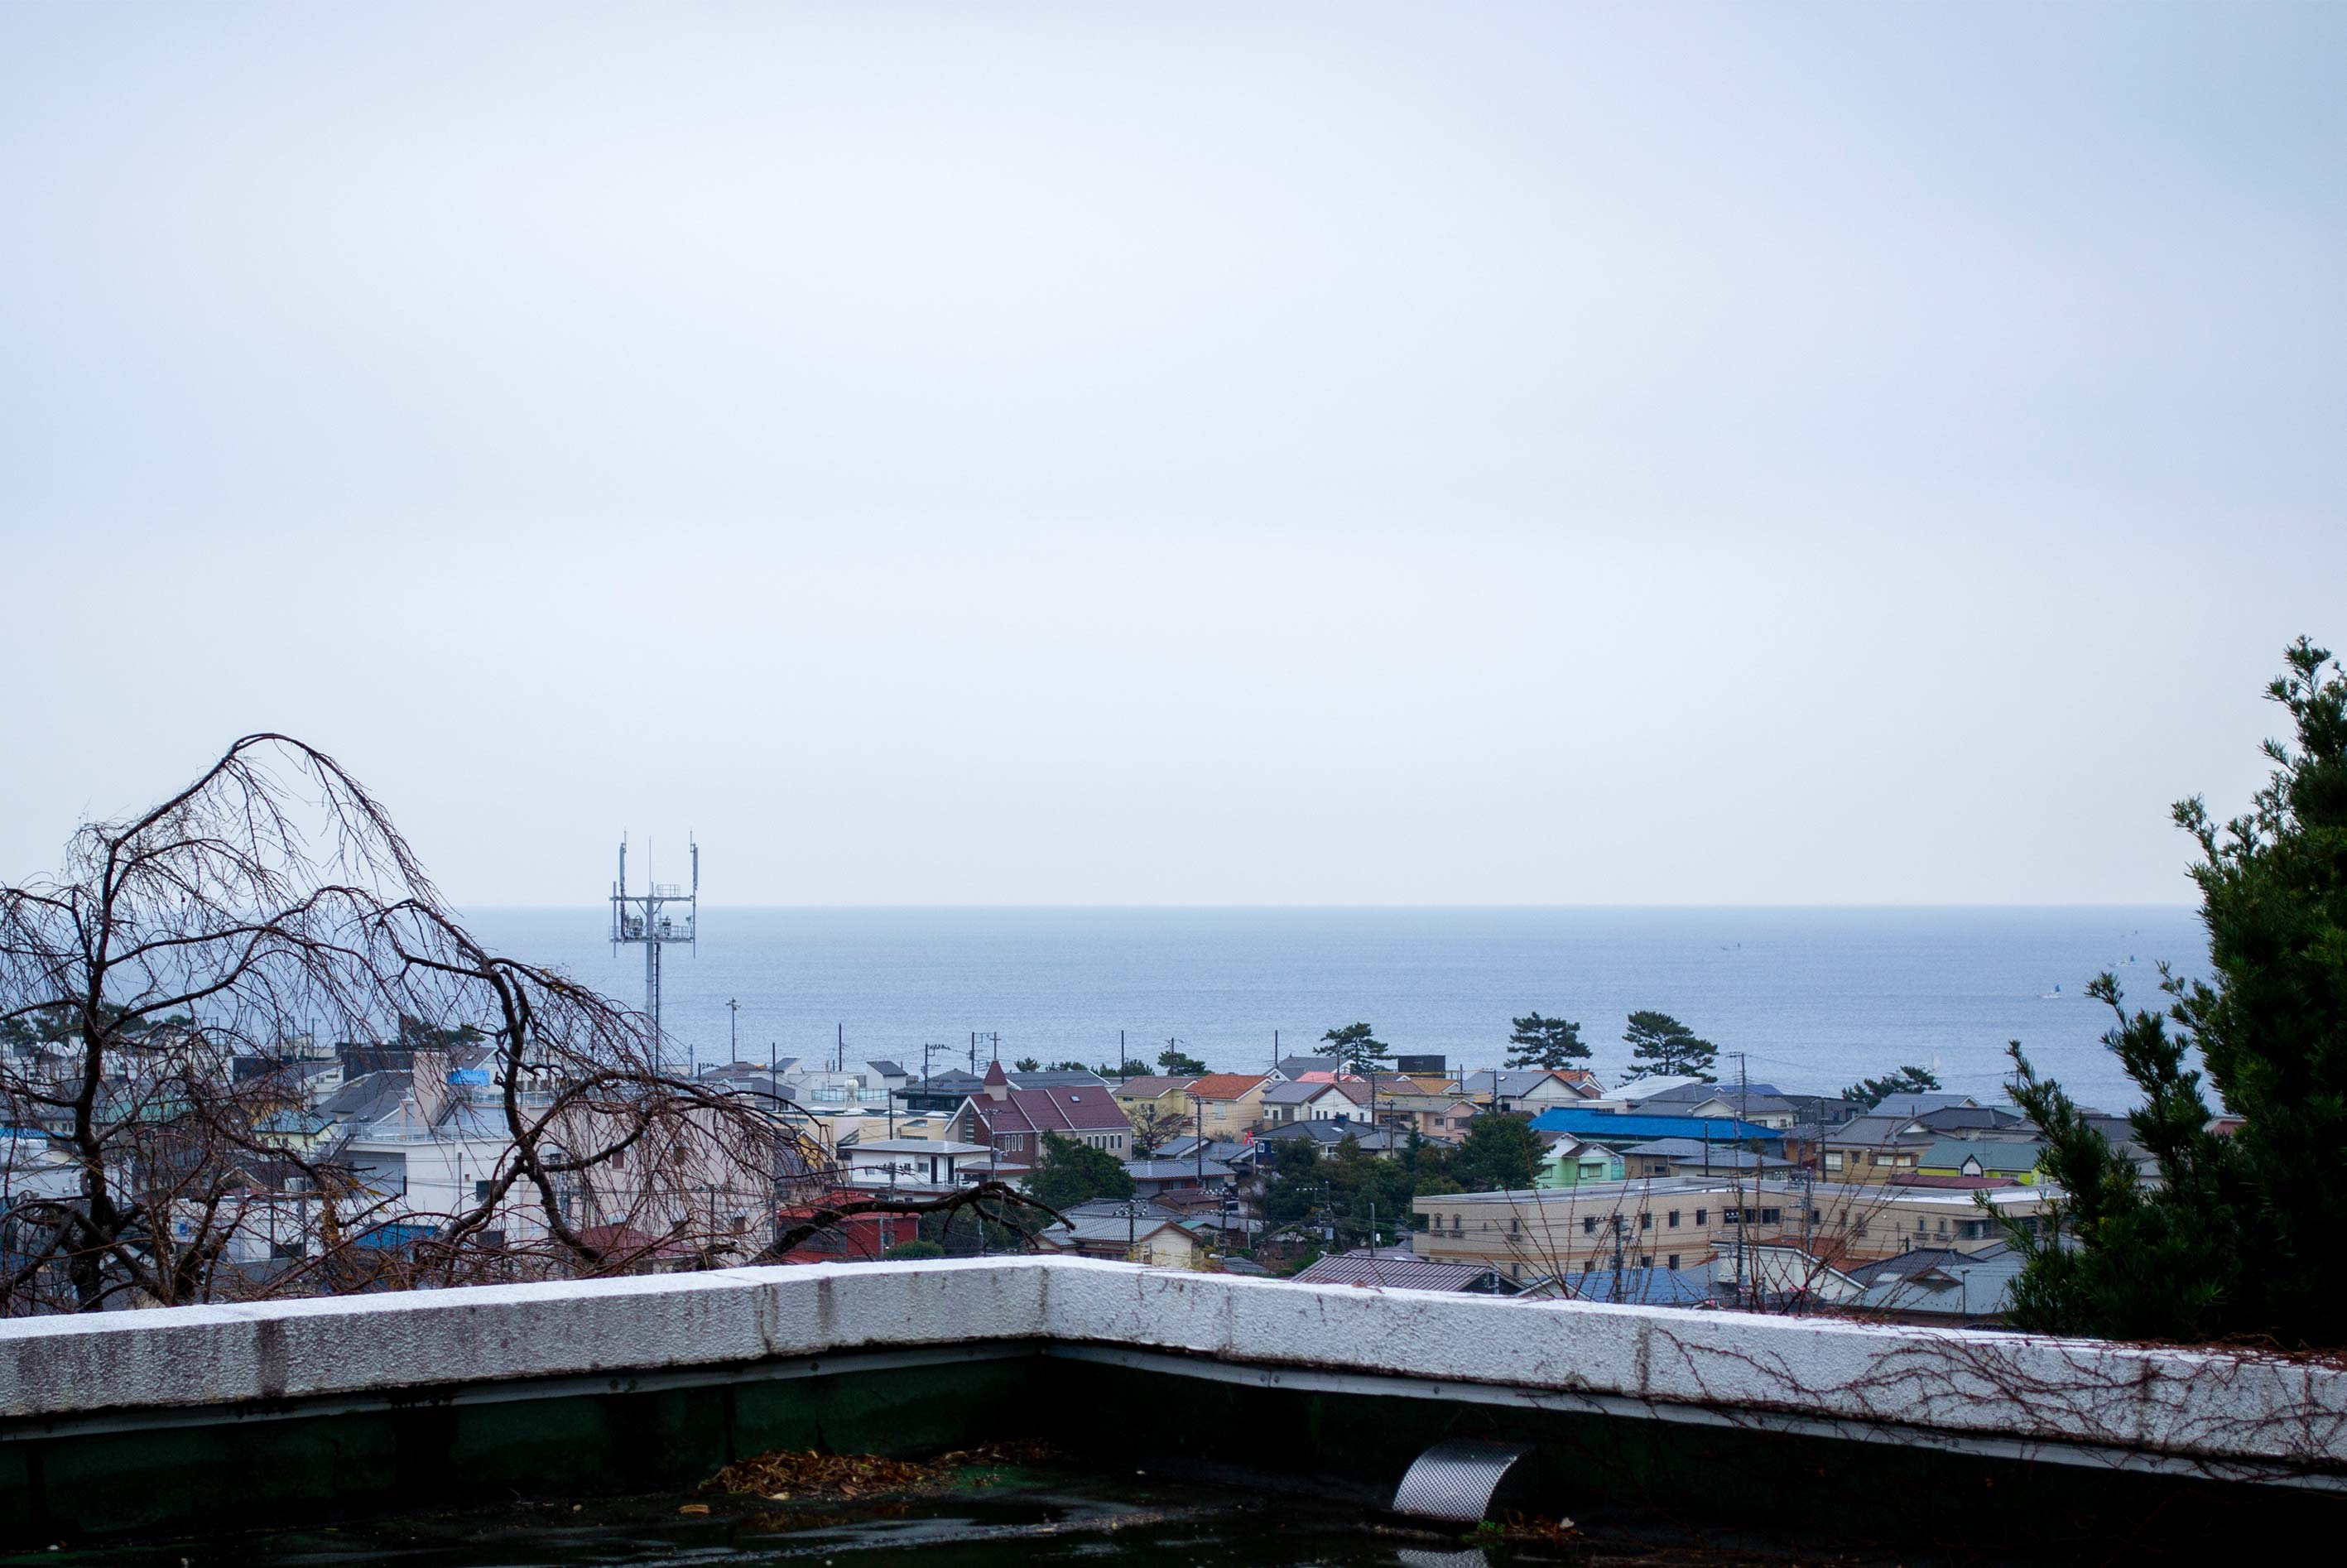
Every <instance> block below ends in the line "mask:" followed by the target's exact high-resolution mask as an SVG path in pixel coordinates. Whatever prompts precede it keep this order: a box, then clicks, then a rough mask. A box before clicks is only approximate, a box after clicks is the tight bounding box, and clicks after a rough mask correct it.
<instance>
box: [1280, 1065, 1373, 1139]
mask: <svg viewBox="0 0 2347 1568" xmlns="http://www.w3.org/2000/svg"><path fill="white" fill-rule="evenodd" d="M1261 1103H1262V1106H1263V1123H1264V1125H1265V1126H1266V1127H1278V1126H1283V1125H1285V1124H1286V1123H1287V1122H1327V1121H1335V1120H1338V1119H1343V1120H1346V1121H1350V1120H1351V1119H1353V1118H1354V1117H1357V1116H1361V1115H1363V1114H1364V1113H1365V1112H1366V1111H1367V1109H1368V1104H1369V1086H1368V1084H1367V1083H1365V1082H1363V1081H1360V1080H1359V1079H1358V1078H1350V1079H1336V1078H1327V1079H1324V1078H1318V1077H1317V1076H1316V1077H1314V1078H1308V1079H1300V1080H1296V1081H1290V1082H1284V1083H1275V1084H1272V1085H1271V1086H1270V1087H1269V1088H1267V1089H1266V1090H1265V1091H1263V1098H1262V1102H1261Z"/></svg>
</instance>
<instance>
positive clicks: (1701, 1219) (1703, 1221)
mask: <svg viewBox="0 0 2347 1568" xmlns="http://www.w3.org/2000/svg"><path fill="white" fill-rule="evenodd" d="M1710 1212H1711V1211H1710V1210H1708V1209H1697V1210H1696V1212H1695V1223H1696V1224H1697V1225H1709V1224H1710V1223H1711V1221H1710V1220H1709V1219H1708V1218H1707V1217H1706V1216H1707V1215H1708V1214H1710Z"/></svg>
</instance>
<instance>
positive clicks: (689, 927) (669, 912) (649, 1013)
mask: <svg viewBox="0 0 2347 1568" xmlns="http://www.w3.org/2000/svg"><path fill="white" fill-rule="evenodd" d="M685 843H686V844H687V845H689V846H690V847H691V849H692V885H691V886H680V885H679V884H677V883H674V882H653V883H650V884H648V885H647V886H648V891H646V892H642V893H630V892H629V891H628V839H627V835H625V834H621V835H620V879H619V880H618V881H616V882H614V883H612V884H611V951H612V952H613V954H615V955H616V954H617V953H618V952H619V950H620V944H621V943H623V942H628V943H634V944H638V945H640V946H641V947H642V948H643V949H644V1016H645V1017H647V1018H649V1019H651V1020H652V1071H654V1072H658V1071H660V1070H661V948H663V947H665V946H666V945H668V944H669V943H671V942H682V943H683V944H684V945H685V946H686V947H688V948H694V949H695V950H698V948H699V946H700V943H699V940H698V937H699V931H700V926H701V845H699V844H697V843H695V842H694V841H693V838H692V835H691V834H689V833H688V834H686V835H685Z"/></svg>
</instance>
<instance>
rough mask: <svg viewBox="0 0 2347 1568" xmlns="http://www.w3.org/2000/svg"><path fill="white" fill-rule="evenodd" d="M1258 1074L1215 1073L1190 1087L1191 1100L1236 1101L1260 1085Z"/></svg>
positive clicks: (1259, 1074)
mask: <svg viewBox="0 0 2347 1568" xmlns="http://www.w3.org/2000/svg"><path fill="white" fill-rule="evenodd" d="M1263 1081H1264V1075H1263V1074H1262V1073H1260V1072H1216V1073H1212V1074H1209V1075H1208V1076H1206V1077H1204V1078H1201V1079H1200V1080H1198V1081H1196V1082H1195V1083H1193V1084H1192V1085H1190V1098H1191V1099H1193V1100H1236V1099H1238V1098H1240V1097H1241V1096H1242V1095H1244V1094H1245V1093H1246V1092H1247V1091H1249V1090H1250V1089H1255V1088H1258V1087H1260V1086H1261V1085H1262V1083H1263Z"/></svg>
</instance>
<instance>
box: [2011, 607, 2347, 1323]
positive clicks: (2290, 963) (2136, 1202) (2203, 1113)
mask: <svg viewBox="0 0 2347 1568" xmlns="http://www.w3.org/2000/svg"><path fill="white" fill-rule="evenodd" d="M2283 658H2284V661H2285V664H2286V668H2285V670H2284V671H2283V673H2282V674H2281V675H2280V677H2278V678H2277V679H2276V680H2275V681H2273V682H2271V683H2270V685H2269V686H2268V687H2267V690H2266V695H2267V696H2268V697H2269V698H2270V699H2271V700H2272V701H2273V702H2276V703H2278V704H2279V705H2280V706H2281V707H2282V708H2283V709H2284V710H2285V711H2286V712H2289V714H2290V715H2291V721H2292V723H2293V725H2294V727H2295V729H2296V731H2297V734H2296V744H2295V746H2292V745H2291V744H2290V743H2285V742H2280V741H2270V742H2268V743H2266V747H2265V753H2266V755H2267V757H2268V758H2269V759H2270V761H2271V762H2272V764H2273V772H2272V774H2270V777H2269V779H2268V782H2267V784H2266V785H2265V787H2264V788H2262V789H2260V791H2258V793H2257V794H2255V795H2254V796H2253V797H2252V799H2251V802H2250V809H2249V810H2248V811H2247V812H2245V813H2243V814H2242V815H2239V816H2236V817H2233V818H2232V819H2230V820H2229V821H2227V822H2224V823H2222V824H2219V822H2217V821H2216V820H2215V819H2214V818H2212V817H2211V816H2210V815H2209V810H2208V807H2207V805H2206V804H2205V803H2204V802H2202V801H2201V800H2200V799H2198V798H2197V797H2196V798H2194V799H2191V800H2187V801H2184V802H2182V803H2180V804H2178V805H2177V807H2176V808H2175V814H2174V815H2175V819H2176V822H2177V824H2178V826H2180V827H2182V828H2183V829H2184V830H2185V831H2186V832H2187V833H2188V834H2190V835H2192V838H2193V840H2194V842H2195V844H2196V845H2198V849H2199V852H2200V858H2199V859H2198V861H2197V862H2196V863H2195V864H2194V865H2193V866H2192V868H2191V875H2192V879H2193V881H2194V882H2195V884H2197V885H2198V888H2199V891H2200V904H2201V910H2200V912H2201V920H2202V923H2203V924H2204V925H2205V926H2206V927H2208V932H2209V962H2210V968H2211V971H2212V973H2213V975H2214V977H2215V978H2214V980H2213V982H2209V981H2200V980H2190V981H2188V980H2184V979H2178V977H2176V976H2175V975H2173V974H2172V973H2170V972H2169V971H2168V969H2167V968H2165V967H2163V968H2162V969H2161V971H2160V989H2162V991H2164V992H2165V993H2166V995H2167V997H2168V1003H2167V1006H2166V1008H2165V1009H2164V1011H2162V1012H2149V1011H2137V1012H2135V1013H2133V1014H2129V1013H2128V1012H2127V1010H2126V1008H2125V1005H2124V1001H2123V999H2122V997H2121V995H2120V992H2119V989H2118V985H2117V982H2116V980H2115V979H2113V978H2112V977H2110V976H2108V975H2104V976H2102V977H2100V978H2098V979H2096V981H2095V982H2094V985H2093V986H2092V987H2091V988H2090V989H2091V990H2092V992H2093V994H2094V995H2096V996H2097V997H2099V998H2100V999H2102V1000H2103V1001H2105V1002H2106V1003H2107V1004H2108V1005H2109V1006H2111V1007H2112V1008H2113V1009H2114V1010H2115V1011H2116V1014H2117V1018H2118V1021H2117V1024H2116V1027H2115V1028H2113V1029H2112V1030H2111V1031H2110V1032H2109V1033H2108V1034H2106V1036H2105V1037H2104V1040H2105V1042H2106V1044H2107V1045H2109V1047H2110V1048H2111V1049H2112V1050H2114V1051H2116V1053H2117V1055H2118V1057H2119V1060H2120V1062H2121V1064H2122V1066H2124V1067H2125V1069H2126V1070H2127V1076H2128V1077H2129V1078H2130V1079H2131V1080H2132V1081H2134V1082H2135V1083H2136V1085H2137V1088H2138V1089H2140V1090H2141V1091H2142V1092H2143V1096H2144V1105H2143V1108H2142V1109H2141V1110H2138V1111H2137V1112H2134V1114H2133V1115H2132V1116H2131V1117H2130V1118H2129V1122H2130V1124H2131V1126H2132V1129H2133V1132H2134V1134H2135V1141H2136V1142H2137V1143H2139V1144H2141V1145H2142V1147H2143V1148H2144V1150H2145V1151H2146V1152H2147V1153H2148V1154H2149V1156H2150V1157H2151V1159H2152V1161H2153V1162H2154V1163H2155V1164H2156V1165H2157V1172H2158V1178H2159V1179H2158V1181H2157V1183H2156V1184H2145V1183H2143V1182H2141V1181H2139V1180H2138V1179H2137V1172H2136V1170H2135V1167H2134V1165H2133V1164H2132V1163H2131V1162H2129V1161H2128V1160H2127V1158H2126V1157H2125V1156H2124V1155H2123V1154H2121V1153H2119V1152H2118V1151H2116V1150H2114V1149H2112V1148H2111V1147H2110V1145H2109V1144H2108V1143H2107V1142H2106V1140H2105V1139H2104V1138H2103V1137H2102V1136H2101V1135H2100V1134H2099V1132H2096V1129H2095V1128H2094V1127H2093V1126H2092V1125H2091V1124H2090V1123H2089V1122H2087V1120H2086V1117H2085V1116H2084V1115H2083V1114H2081V1113H2080V1112H2079V1110H2078V1108H2077V1106H2076V1105H2075V1103H2074V1102H2072V1101H2071V1100H2070V1098H2069V1096H2068V1095H2066V1094H2065V1093H2064V1092H2063V1091H2062V1089H2061V1086H2060V1085H2059V1084H2057V1083H2053V1082H2050V1081H2043V1080H2040V1079H2039V1078H2037V1077H2036V1076H2035V1074H2034V1073H2033V1072H2032V1071H2030V1068H2029V1063H2028V1061H2027V1059H2026V1058H2025V1057H2024V1055H2023V1054H2022V1051H2021V1048H2020V1045H2019V1044H2018V1042H2016V1043H2015V1044H2014V1048H2013V1055H2014V1069H2015V1083H2014V1098H2015V1100H2016V1101H2017V1102H2019V1104H2020V1105H2021V1108H2022V1110H2023V1112H2024V1113H2025V1114H2027V1115H2028V1117H2029V1118H2030V1120H2031V1121H2032V1122H2034V1124H2035V1125H2036V1127H2037V1129H2038V1131H2039V1132H2040V1133H2041V1134H2042V1135H2043V1136H2044V1138H2045V1142H2046V1157H2045V1163H2044V1168H2045V1171H2046V1173H2047V1174H2048V1175H2049V1176H2050V1177H2052V1179H2053V1180H2054V1181H2055V1182H2057V1183H2058V1184H2060V1185H2061V1186H2062V1188H2063V1190H2064V1192H2065V1194H2066V1196H2065V1200H2064V1202H2063V1204H2062V1207H2061V1210H2060V1212H2059V1214H2058V1215H2056V1216H2054V1218H2055V1222H2056V1225H2058V1229H2059V1233H2060V1235H2059V1237H2058V1239H2057V1236H2056V1235H2055V1227H2054V1226H2046V1225H2041V1226H2040V1227H2039V1229H2038V1231H2037V1233H2036V1234H2034V1235H2033V1234H2028V1233H2026V1232H2020V1231H2017V1232H2016V1234H2015V1236H2014V1240H2015V1243H2016V1245H2019V1246H2020V1247H2021V1248H2022V1249H2023V1251H2024V1255H2026V1259H2027V1264H2026V1267H2025V1269H2024V1273H2023V1275H2022V1276H2021V1278H2020V1279H2019V1280H2018V1281H2016V1283H2015V1287H2014V1321H2015V1322H2017V1323H2018V1324H2020V1325H2021V1326H2022V1327H2027V1328H2035V1329H2040V1330H2045V1331H2049V1332H2064V1333H2082V1334H2095V1335H2104V1336H2111V1337H2127V1338H2159V1339H2204V1338H2211V1337H2227V1336H2234V1335H2261V1336H2269V1337H2273V1338H2275V1339H2278V1340H2280V1342H2281V1343H2283V1344H2285V1345H2290V1346H2308V1347H2325V1348H2331V1347H2337V1346H2340V1345H2342V1344H2347V1248H2342V1245H2341V1238H2342V1236H2347V1183H2342V1182H2341V1181H2340V1180H2339V1179H2338V1160H2339V1154H2340V1151H2341V1150H2342V1148H2347V678H2342V674H2341V672H2340V669H2339V666H2338V665H2337V664H2335V663H2333V662H2332V658H2331V654H2330V652H2329V651H2327V650H2325V649H2321V648H2317V647H2316V646H2314V645H2313V644H2312V643H2311V642H2310V641H2308V640H2307V639H2305V638H2302V637H2301V638H2300V639H2299V640H2298V641H2297V642H2295V643H2293V644H2292V645H2291V647H2290V648H2289V649H2287V650H2286V651H2284V654H2283ZM2193 1050H2198V1052H2199V1055H2200V1060H2201V1061H2203V1062H2204V1063H2206V1065H2207V1070H2208V1078H2209V1082H2211V1083H2213V1084H2214V1085H2215V1087H2216V1089H2217V1091H2218V1092H2219V1095H2220V1096H2222V1099H2223V1103H2224V1105H2225V1106H2226V1108H2227V1109H2228V1110H2229V1111H2230V1112H2232V1113H2233V1114H2235V1115H2237V1116H2239V1117H2240V1118H2242V1119H2243V1120H2242V1125H2241V1127H2240V1130H2239V1132H2236V1133H2234V1134H2233V1135H2232V1136H2230V1137H2226V1136H2222V1135H2219V1133H2217V1132H2214V1131H2212V1130H2211V1128H2210V1126H2209V1102H2208V1100H2207V1098H2206V1097H2205V1096H2204V1095H2203V1094H2202V1092H2201V1089H2200V1074H2199V1073H2198V1071H2193V1070H2192V1069H2191V1068H2190V1067H2189V1066H2188V1061H2189V1060H2190V1056H2189V1053H2190V1052H2191V1051H2193Z"/></svg>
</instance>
